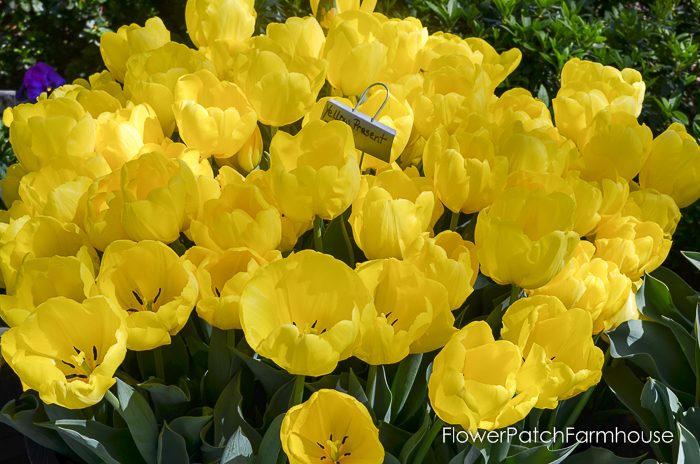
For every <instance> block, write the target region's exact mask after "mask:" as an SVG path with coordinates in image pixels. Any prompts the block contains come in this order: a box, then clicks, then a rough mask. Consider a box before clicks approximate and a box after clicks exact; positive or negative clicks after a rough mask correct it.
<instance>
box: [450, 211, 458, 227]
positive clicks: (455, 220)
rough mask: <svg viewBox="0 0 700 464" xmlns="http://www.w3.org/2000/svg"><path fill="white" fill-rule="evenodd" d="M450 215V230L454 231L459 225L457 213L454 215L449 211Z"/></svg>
mask: <svg viewBox="0 0 700 464" xmlns="http://www.w3.org/2000/svg"><path fill="white" fill-rule="evenodd" d="M450 213H451V214H452V216H451V217H450V230H452V231H455V230H457V226H458V225H459V211H457V212H456V213H455V212H454V211H450Z"/></svg>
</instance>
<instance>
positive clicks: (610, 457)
mask: <svg viewBox="0 0 700 464" xmlns="http://www.w3.org/2000/svg"><path fill="white" fill-rule="evenodd" d="M642 458H643V456H640V457H638V458H622V457H620V456H617V455H615V453H613V452H612V451H610V450H609V449H605V448H596V447H591V448H588V449H587V450H586V451H583V452H581V453H576V454H574V455H573V456H570V457H569V458H568V459H567V460H566V464H591V463H594V464H637V463H638V462H639V461H641V460H642Z"/></svg>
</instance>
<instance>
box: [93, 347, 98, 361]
mask: <svg viewBox="0 0 700 464" xmlns="http://www.w3.org/2000/svg"><path fill="white" fill-rule="evenodd" d="M92 359H94V360H95V361H97V347H96V346H95V345H92Z"/></svg>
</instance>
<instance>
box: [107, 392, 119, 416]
mask: <svg viewBox="0 0 700 464" xmlns="http://www.w3.org/2000/svg"><path fill="white" fill-rule="evenodd" d="M105 399H106V400H107V402H108V403H109V404H110V405H112V407H113V408H114V409H116V410H117V411H121V409H122V406H121V404H119V400H118V399H117V397H116V396H114V393H112V391H111V390H107V392H106V393H105Z"/></svg>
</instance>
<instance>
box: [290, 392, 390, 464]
mask: <svg viewBox="0 0 700 464" xmlns="http://www.w3.org/2000/svg"><path fill="white" fill-rule="evenodd" d="M280 441H281V442H282V449H283V450H284V452H285V454H286V455H287V458H289V463H290V464H316V463H319V462H327V463H329V464H331V463H338V462H344V463H345V462H348V463H349V462H361V463H363V464H381V463H382V462H384V448H383V447H382V443H381V442H380V441H379V430H378V429H377V427H376V426H375V425H374V423H373V422H372V418H371V417H370V415H369V412H368V411H367V408H365V407H364V406H363V405H362V403H360V402H359V401H357V400H356V399H355V398H353V397H352V396H350V395H348V394H346V393H341V392H339V391H336V390H328V389H325V388H324V389H320V390H318V391H316V392H314V393H313V394H312V395H311V397H310V398H309V399H308V400H307V401H305V402H304V403H302V404H299V405H296V406H294V407H292V408H290V409H289V411H287V413H286V414H285V415H284V419H283V420H282V426H281V427H280Z"/></svg>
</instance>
